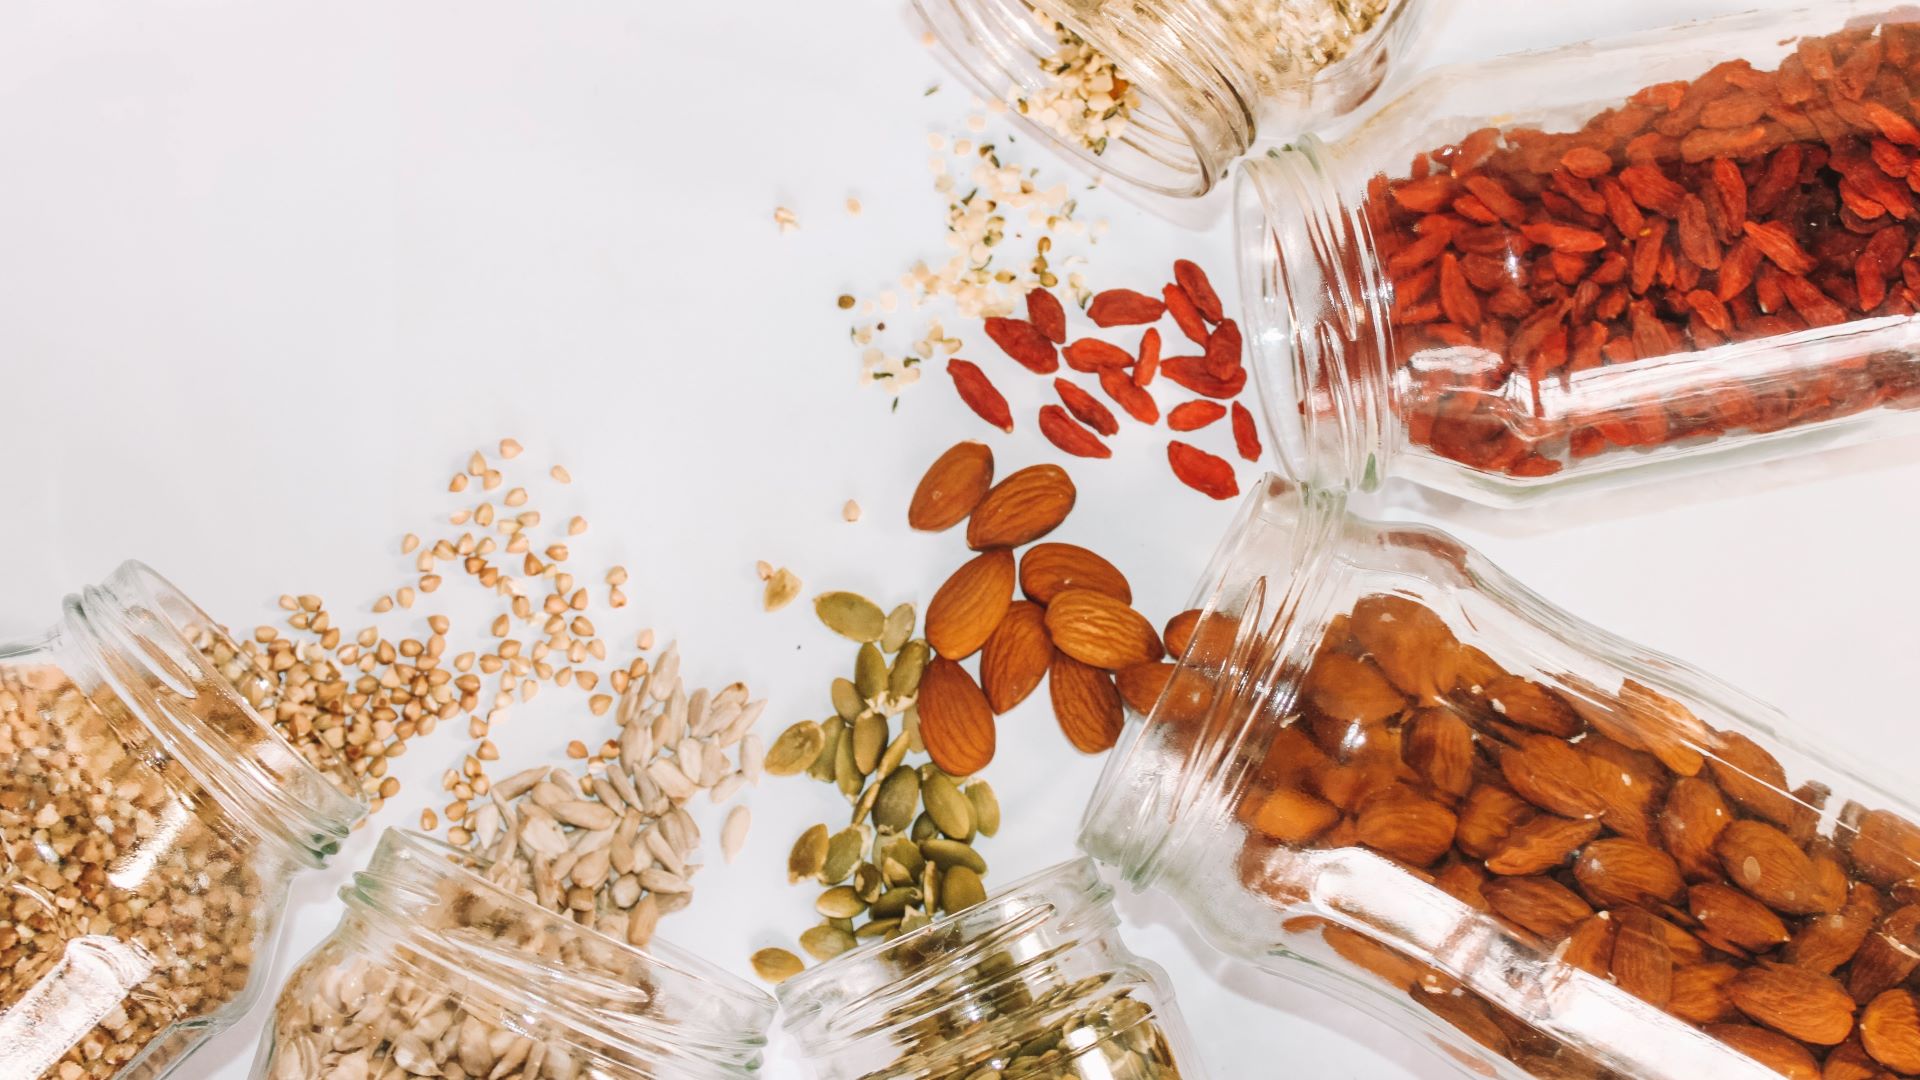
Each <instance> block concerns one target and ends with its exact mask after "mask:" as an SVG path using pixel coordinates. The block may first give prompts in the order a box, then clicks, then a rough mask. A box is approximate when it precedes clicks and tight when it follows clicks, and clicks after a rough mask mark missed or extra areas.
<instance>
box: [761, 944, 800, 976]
mask: <svg viewBox="0 0 1920 1080" xmlns="http://www.w3.org/2000/svg"><path fill="white" fill-rule="evenodd" d="M806 968H807V965H805V964H803V963H801V962H800V958H799V957H797V956H795V955H793V954H792V953H790V952H788V951H787V950H785V949H761V950H760V951H759V952H757V953H754V954H753V973H754V974H755V975H758V976H760V977H761V978H762V979H765V980H766V981H768V982H770V983H780V982H785V981H787V980H788V979H791V978H793V977H794V976H795V975H798V974H800V973H801V972H802V971H805V970H806Z"/></svg>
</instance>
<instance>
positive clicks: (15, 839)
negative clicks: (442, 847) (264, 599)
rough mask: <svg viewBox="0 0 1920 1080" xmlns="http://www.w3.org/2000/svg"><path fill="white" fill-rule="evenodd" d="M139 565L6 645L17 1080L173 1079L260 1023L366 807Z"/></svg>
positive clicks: (1, 915)
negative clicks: (298, 894) (339, 787)
mask: <svg viewBox="0 0 1920 1080" xmlns="http://www.w3.org/2000/svg"><path fill="white" fill-rule="evenodd" d="M216 640H217V641H219V642H222V643H224V645H225V646H227V647H233V642H232V641H231V640H230V639H228V638H226V637H225V634H224V632H223V631H222V630H221V629H220V627H219V624H217V623H215V622H214V621H213V619H212V618H210V617H209V616H208V615H207V614H206V612H204V611H202V610H200V608H199V607H197V606H196V605H195V604H194V603H193V602H192V601H190V600H188V599H187V598H186V597H185V596H183V595H182V594H181V593H180V592H179V590H177V589H175V588H174V587H173V586H172V585H170V584H168V583H167V582H166V581H165V580H163V579H162V578H161V577H160V576H159V575H158V574H156V573H154V572H153V571H152V570H150V569H148V568H147V567H145V566H143V565H141V564H139V563H127V564H125V565H124V566H122V567H121V568H120V569H119V570H117V571H116V572H115V573H114V574H113V576H112V577H110V578H108V579H107V580H106V581H105V582H104V583H102V584H100V585H97V586H91V587H89V588H86V589H84V590H82V591H81V592H80V593H79V594H77V595H73V596H69V597H67V599H66V601H65V603H64V605H63V612H62V617H61V620H60V622H59V623H58V624H57V625H56V626H55V627H54V628H53V629H52V630H51V631H49V632H48V633H47V634H46V635H45V636H43V637H41V638H39V639H38V640H35V641H31V642H27V643H23V644H15V645H5V644H0V763H3V764H0V845H3V847H0V896H4V898H5V899H4V902H0V1076H5V1077H8V1078H9V1080H34V1078H35V1077H43V1078H51V1080H82V1078H86V1080H106V1078H108V1077H113V1078H135V1077H138V1078H142V1080H150V1078H158V1077H163V1076H166V1075H167V1074H169V1073H171V1072H172V1071H173V1070H174V1068H175V1067H176V1066H177V1065H179V1063H180V1062H181V1061H182V1060H183V1059H185V1058H186V1057H187V1055H189V1054H191V1053H192V1052H193V1051H194V1050H195V1049H197V1048H198V1047H199V1046H200V1045H201V1044H202V1043H203V1042H205V1041H206V1039H207V1038H209V1037H210V1036H211V1035H213V1034H214V1033H216V1032H218V1031H220V1030H221V1029H222V1028H224V1027H226V1026H227V1025H229V1024H231V1023H232V1022H233V1021H234V1020H235V1019H236V1018H237V1017H239V1016H240V1015H241V1014H242V1013H244V1012H246V1011H247V1008H248V1007H249V1006H250V1005H251V1004H252V1003H253V1000H254V998H255V997H256V996H257V995H258V994H259V991H260V985H261V982H262V978H263V976H264V974H265V972H266V971H267V970H268V968H269V967H270V964H271V961H272V951H273V948H274V945H275V942H276V939H277V931H278V928H279V924H280V916H281V912H282V908H283V907H284V905H285V902H286V894H287V886H288V883H289V882H290V881H291V880H292V878H293V876H294V875H295V874H296V873H299V872H300V871H302V870H306V869H310V868H314V867H318V866H320V865H321V864H322V862H323V861H324V860H325V859H326V858H327V857H328V856H330V855H331V854H333V852H334V851H335V850H336V849H337V848H338V847H339V845H340V843H341V842H342V841H344V840H345V839H346V836H347V833H348V830H349V829H350V828H351V827H352V826H353V824H354V823H355V822H356V821H358V820H359V819H360V818H361V816H362V815H363V814H364V813H365V811H366V807H365V804H364V803H362V802H360V801H359V800H358V799H356V798H353V797H350V796H349V795H347V794H344V793H342V792H340V791H336V790H335V789H334V788H333V787H332V786H331V785H330V784H329V783H328V781H327V780H326V779H325V778H324V777H323V776H322V774H321V773H320V772H319V771H317V770H316V769H315V768H313V766H311V765H310V764H308V762H307V761H306V760H305V759H304V758H303V757H302V756H301V755H300V753H299V752H298V751H296V750H295V749H294V748H293V747H292V746H291V745H289V744H287V743H286V742H284V741H283V740H282V739H281V738H280V736H279V735H277V734H276V733H275V732H274V731H273V729H272V728H271V727H269V726H268V725H267V723H266V722H265V721H263V720H262V719H261V718H260V716H259V715H258V714H257V713H255V712H254V711H253V710H252V709H251V708H249V707H248V706H247V704H246V703H245V701H243V700H242V699H241V697H240V696H239V694H238V693H236V691H235V690H234V688H233V687H232V686H231V685H230V684H229V683H228V682H227V680H226V679H224V678H222V677H221V675H220V673H219V672H218V671H217V670H216V669H215V668H214V666H213V664H212V663H211V661H210V660H209V659H208V657H207V655H206V654H204V653H202V652H201V651H200V648H198V647H197V646H198V645H200V644H202V643H207V642H211V641H216Z"/></svg>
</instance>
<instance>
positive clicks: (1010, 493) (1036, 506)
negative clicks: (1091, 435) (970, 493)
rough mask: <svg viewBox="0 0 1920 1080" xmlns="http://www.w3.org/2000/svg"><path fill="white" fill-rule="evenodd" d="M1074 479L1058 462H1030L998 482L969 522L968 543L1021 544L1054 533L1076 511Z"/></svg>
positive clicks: (977, 548) (977, 547) (982, 546)
mask: <svg viewBox="0 0 1920 1080" xmlns="http://www.w3.org/2000/svg"><path fill="white" fill-rule="evenodd" d="M1076 494H1077V493H1076V492H1075V490H1074V487H1073V480H1072V479H1070V478H1069V477H1068V476H1067V473H1066V470H1064V469H1062V468H1060V467H1059V466H1058V465H1029V466H1028V467H1026V468H1024V469H1021V470H1020V471H1019V472H1017V473H1014V474H1013V475H1012V476H1009V477H1007V478H1006V479H1005V480H1002V481H1000V482H999V483H998V484H995V485H994V486H993V487H992V488H991V489H989V490H988V492H987V494H986V495H985V496H984V497H983V498H981V500H980V503H979V505H978V506H975V507H974V508H973V516H972V518H971V519H969V520H968V521H967V546H968V547H970V548H972V549H974V550H975V551H985V550H986V549H987V548H997V547H1006V548H1013V547H1019V546H1020V545H1022V544H1026V543H1029V542H1031V541H1034V540H1038V539H1039V538H1041V537H1042V536H1045V535H1047V534H1048V533H1050V532H1052V531H1053V530H1054V529H1055V528H1057V527H1058V526H1059V524H1060V523H1061V522H1062V521H1065V520H1066V519H1067V514H1068V513H1069V512H1071V511H1072V510H1073V501H1074V498H1075V496H1076Z"/></svg>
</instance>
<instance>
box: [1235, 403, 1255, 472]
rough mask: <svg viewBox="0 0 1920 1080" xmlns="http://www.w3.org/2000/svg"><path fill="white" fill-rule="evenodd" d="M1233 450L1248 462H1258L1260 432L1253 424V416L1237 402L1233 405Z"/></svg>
mask: <svg viewBox="0 0 1920 1080" xmlns="http://www.w3.org/2000/svg"><path fill="white" fill-rule="evenodd" d="M1233 448H1234V449H1235V450H1238V451H1240V456H1241V457H1243V458H1246V459H1247V460H1248V461H1259V460H1260V430H1259V429H1258V428H1256V427H1255V426H1254V424H1253V414H1252V413H1250V412H1248V411H1247V407H1246V406H1245V405H1242V404H1240V403H1239V402H1237V401H1236V402H1234V403H1233Z"/></svg>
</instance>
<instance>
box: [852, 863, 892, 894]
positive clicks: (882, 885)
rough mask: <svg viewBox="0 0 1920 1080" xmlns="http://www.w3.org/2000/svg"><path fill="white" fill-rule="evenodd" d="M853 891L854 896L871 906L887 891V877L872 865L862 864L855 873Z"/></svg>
mask: <svg viewBox="0 0 1920 1080" xmlns="http://www.w3.org/2000/svg"><path fill="white" fill-rule="evenodd" d="M853 891H854V895H856V896H858V897H859V898H860V899H862V900H865V901H866V902H867V903H869V904H871V903H873V902H874V901H875V900H878V899H880V895H881V894H882V893H884V892H886V891H887V879H886V876H885V875H883V874H882V873H880V868H879V867H877V866H875V865H873V864H872V863H861V864H860V869H858V870H855V871H854V872H853Z"/></svg>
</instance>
